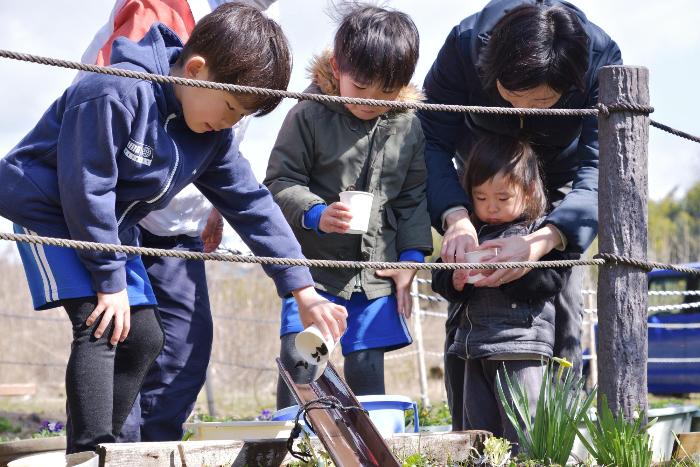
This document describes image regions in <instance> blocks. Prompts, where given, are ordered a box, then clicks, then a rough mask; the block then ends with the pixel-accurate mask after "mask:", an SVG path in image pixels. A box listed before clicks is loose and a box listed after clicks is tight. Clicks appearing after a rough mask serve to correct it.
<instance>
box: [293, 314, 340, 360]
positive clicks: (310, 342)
mask: <svg viewBox="0 0 700 467" xmlns="http://www.w3.org/2000/svg"><path fill="white" fill-rule="evenodd" d="M294 345H296V348H297V352H299V354H300V355H301V357H302V358H303V359H304V361H306V362H308V363H310V364H312V365H325V364H326V362H328V358H329V357H330V355H331V352H333V348H334V347H335V342H333V341H332V340H326V339H324V337H323V334H322V333H321V330H320V329H318V328H317V327H316V326H315V325H313V324H312V325H311V326H309V327H308V328H306V329H304V330H303V331H301V332H300V333H299V334H297V337H296V338H295V339H294Z"/></svg>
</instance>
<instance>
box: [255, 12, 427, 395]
mask: <svg viewBox="0 0 700 467" xmlns="http://www.w3.org/2000/svg"><path fill="white" fill-rule="evenodd" d="M417 60H418V31H417V30H416V27H415V25H414V24H413V21H411V19H410V18H409V17H408V16H407V15H405V14H403V13H400V12H397V11H388V10H386V9H382V8H377V7H371V6H364V5H360V6H357V7H354V8H353V9H352V10H351V11H350V12H349V13H348V14H347V15H345V17H344V18H343V20H342V22H341V24H340V27H339V29H338V31H337V33H336V36H335V42H334V50H333V51H332V52H331V51H327V52H325V53H324V54H322V55H321V56H319V57H316V58H315V59H314V60H313V62H312V64H311V66H310V67H309V71H310V75H311V78H312V84H311V86H310V87H309V88H308V89H307V92H312V93H318V94H326V95H332V96H343V97H358V98H368V99H383V100H399V101H409V102H416V101H418V100H420V98H421V95H420V92H419V91H418V90H417V89H416V88H415V87H413V86H412V85H410V84H409V82H410V79H411V76H412V75H413V71H414V70H415V65H416V62H417ZM424 146H425V141H424V137H423V133H422V130H421V126H420V122H419V120H418V118H417V117H416V116H415V115H414V114H413V112H409V111H395V110H394V111H390V109H388V108H386V107H373V106H359V105H350V104H347V105H343V104H339V103H318V102H311V101H303V102H300V103H298V104H297V105H296V106H294V107H293V108H292V110H291V111H290V112H289V114H288V115H287V118H286V120H285V122H284V124H283V125H282V128H281V130H280V132H279V135H278V137H277V141H276V143H275V146H274V148H273V150H272V154H271V156H270V161H269V165H268V168H267V176H266V178H265V182H264V183H265V185H266V186H267V187H268V188H269V189H270V191H271V192H272V194H273V196H274V199H275V201H277V203H278V204H279V205H280V207H281V208H282V212H283V213H284V215H285V217H286V218H287V221H288V222H289V224H290V225H291V226H292V229H293V230H294V233H295V234H296V236H297V239H298V240H299V243H301V246H302V250H303V252H304V255H305V256H306V257H307V258H314V259H331V260H366V261H397V260H398V261H420V262H422V261H423V260H424V256H425V255H426V254H430V252H431V251H432V236H431V232H430V218H429V216H428V212H427V205H426V196H425V189H426V168H425V162H424V158H423V151H424ZM345 190H360V191H368V192H370V193H372V194H373V195H374V198H373V204H372V209H371V214H370V222H369V227H368V229H367V232H366V233H364V234H361V235H358V234H354V235H353V234H348V233H347V231H348V228H349V223H348V221H349V220H350V219H351V218H352V215H351V214H350V211H349V206H348V205H346V204H344V203H341V202H339V201H338V199H339V196H338V194H339V193H340V192H341V191H345ZM311 271H312V276H313V278H314V281H315V283H316V288H317V289H318V290H319V292H320V293H321V294H322V295H324V296H326V297H327V298H328V299H329V300H332V301H333V302H335V303H337V304H344V305H345V306H346V307H347V309H348V328H347V331H346V333H345V334H344V335H343V337H342V338H341V339H340V342H341V344H342V348H343V354H344V355H345V377H346V380H347V382H348V384H349V386H350V388H351V389H352V390H353V391H354V392H355V393H356V394H358V395H362V394H383V393H384V353H385V352H386V351H389V350H395V349H398V348H401V347H404V346H406V345H409V344H410V343H411V336H410V333H409V331H408V328H407V326H406V321H405V318H408V317H409V316H410V313H411V297H410V284H411V281H412V280H413V276H414V275H415V271H414V270H385V271H376V273H375V271H372V270H357V269H336V268H315V269H314V268H312V270H311ZM302 330H303V327H302V325H301V322H300V321H299V316H298V312H297V308H296V305H295V304H294V303H293V300H284V301H283V304H282V326H281V332H280V334H281V339H282V349H281V358H282V361H283V362H284V364H285V366H286V367H287V368H288V369H293V377H294V378H295V380H296V381H298V382H302V381H305V380H307V379H308V378H309V377H310V375H311V373H312V372H313V368H304V367H303V366H297V365H296V364H297V362H298V361H300V360H301V357H300V356H299V354H298V352H297V351H296V349H295V348H294V338H295V336H296V334H297V333H299V332H300V331H302ZM293 403H295V401H294V400H293V399H292V397H291V394H290V393H289V391H288V390H287V388H286V386H285V385H284V383H283V382H281V381H279V382H278V392H277V405H278V408H282V407H286V406H289V405H291V404H293Z"/></svg>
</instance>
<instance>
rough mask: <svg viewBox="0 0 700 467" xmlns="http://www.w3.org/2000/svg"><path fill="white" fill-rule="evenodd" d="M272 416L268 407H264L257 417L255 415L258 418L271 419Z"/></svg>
mask: <svg viewBox="0 0 700 467" xmlns="http://www.w3.org/2000/svg"><path fill="white" fill-rule="evenodd" d="M271 418H272V412H270V411H269V410H267V409H263V410H262V411H261V412H260V415H258V416H257V417H255V419H256V420H270V419H271Z"/></svg>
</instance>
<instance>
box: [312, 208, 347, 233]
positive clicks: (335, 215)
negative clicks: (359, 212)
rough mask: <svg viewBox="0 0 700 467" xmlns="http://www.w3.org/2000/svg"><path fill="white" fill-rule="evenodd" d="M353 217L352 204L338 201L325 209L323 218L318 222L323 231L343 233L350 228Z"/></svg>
mask: <svg viewBox="0 0 700 467" xmlns="http://www.w3.org/2000/svg"><path fill="white" fill-rule="evenodd" d="M351 219H352V214H350V206H348V205H347V204H345V203H341V202H340V201H336V202H335V203H333V204H331V205H329V206H328V207H327V208H326V209H324V210H323V214H321V220H319V222H318V228H319V229H320V230H321V232H326V233H341V234H342V233H345V232H347V231H348V229H349V228H350V220H351Z"/></svg>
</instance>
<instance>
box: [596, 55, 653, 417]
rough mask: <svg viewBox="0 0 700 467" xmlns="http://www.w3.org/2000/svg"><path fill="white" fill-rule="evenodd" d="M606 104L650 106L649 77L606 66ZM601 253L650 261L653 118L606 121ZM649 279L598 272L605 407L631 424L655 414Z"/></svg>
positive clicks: (619, 268)
mask: <svg viewBox="0 0 700 467" xmlns="http://www.w3.org/2000/svg"><path fill="white" fill-rule="evenodd" d="M598 82H599V85H600V93H599V102H601V103H603V104H605V105H611V104H616V103H632V104H639V105H649V71H648V70H647V69H646V68H644V67H632V66H606V67H603V68H601V70H600V73H599V75H598ZM598 130H599V144H600V172H599V177H598V180H599V181H598V190H599V195H598V212H599V240H598V245H599V249H600V252H604V253H613V254H617V255H621V256H626V257H631V258H635V259H640V260H646V259H647V191H648V188H647V152H648V141H649V117H648V116H646V115H641V114H635V113H630V112H611V113H610V115H609V116H607V117H606V116H604V115H600V116H599V118H598ZM647 338H648V336H647V276H646V273H645V272H644V271H642V270H641V269H638V268H635V267H631V266H626V265H612V266H609V265H606V266H601V267H600V268H599V271H598V339H597V351H598V352H597V353H598V384H599V392H598V406H599V407H600V404H601V402H602V400H601V396H602V395H605V396H606V397H607V399H608V405H609V406H610V408H611V409H612V411H613V413H617V412H618V411H620V410H622V412H623V414H624V415H625V418H627V419H630V418H631V417H632V414H633V412H634V411H635V410H639V411H642V410H644V411H645V412H646V410H647Z"/></svg>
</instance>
